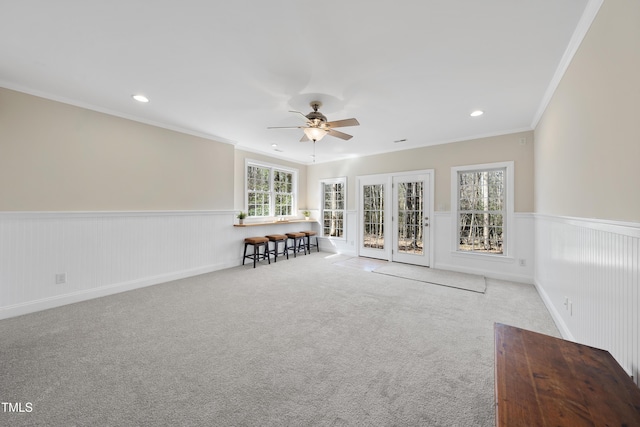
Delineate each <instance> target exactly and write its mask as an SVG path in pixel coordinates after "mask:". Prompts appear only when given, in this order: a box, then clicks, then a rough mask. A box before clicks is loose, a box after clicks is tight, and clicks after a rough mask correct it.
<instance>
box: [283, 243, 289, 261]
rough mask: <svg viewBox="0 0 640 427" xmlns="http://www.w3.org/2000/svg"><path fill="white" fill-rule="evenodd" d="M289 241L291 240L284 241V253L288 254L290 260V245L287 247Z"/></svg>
mask: <svg viewBox="0 0 640 427" xmlns="http://www.w3.org/2000/svg"><path fill="white" fill-rule="evenodd" d="M288 240H289V239H284V253H286V254H287V259H289V247H288V245H287V241H288Z"/></svg>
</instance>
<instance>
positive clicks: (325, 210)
mask: <svg viewBox="0 0 640 427" xmlns="http://www.w3.org/2000/svg"><path fill="white" fill-rule="evenodd" d="M321 185H322V200H323V202H322V212H321V218H322V236H324V237H334V238H342V239H344V238H345V235H344V221H345V200H346V178H337V179H332V180H323V181H321Z"/></svg>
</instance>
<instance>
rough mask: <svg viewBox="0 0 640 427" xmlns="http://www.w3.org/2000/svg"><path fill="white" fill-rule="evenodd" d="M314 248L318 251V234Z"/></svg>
mask: <svg viewBox="0 0 640 427" xmlns="http://www.w3.org/2000/svg"><path fill="white" fill-rule="evenodd" d="M316 250H317V251H318V252H320V246H318V236H316Z"/></svg>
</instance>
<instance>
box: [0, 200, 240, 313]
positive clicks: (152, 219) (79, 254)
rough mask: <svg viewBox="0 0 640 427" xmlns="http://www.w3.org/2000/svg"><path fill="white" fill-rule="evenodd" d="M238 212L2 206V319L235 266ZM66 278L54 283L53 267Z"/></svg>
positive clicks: (237, 240) (0, 262)
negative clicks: (30, 209) (47, 210)
mask: <svg viewBox="0 0 640 427" xmlns="http://www.w3.org/2000/svg"><path fill="white" fill-rule="evenodd" d="M234 219H235V215H234V212H233V211H224V212H211V211H189V212H71V213H69V212H64V213H42V212H33V213H31V212H29V213H10V212H3V213H0V318H7V317H12V316H17V315H20V314H26V313H30V312H34V311H38V310H43V309H46V308H51V307H57V306H61V305H64V304H68V303H72V302H77V301H82V300H86V299H90V298H95V297H99V296H103V295H108V294H113V293H117V292H122V291H126V290H131V289H135V288H139V287H143V286H148V285H153V284H157V283H161V282H166V281H169V280H174V279H179V278H183V277H188V276H193V275H196V274H201V273H205V272H209V271H214V270H218V269H222V268H227V267H231V266H236V265H238V264H240V263H241V261H242V257H241V254H242V238H243V232H242V231H241V232H239V230H244V229H237V228H234V227H233V226H232V224H233V222H234ZM59 273H64V274H66V283H63V284H56V281H55V278H56V274H59Z"/></svg>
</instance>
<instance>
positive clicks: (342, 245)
mask: <svg viewBox="0 0 640 427" xmlns="http://www.w3.org/2000/svg"><path fill="white" fill-rule="evenodd" d="M319 215H320V212H319V211H311V216H312V217H313V218H318V217H319ZM357 221H358V217H357V212H356V211H354V210H350V211H347V218H346V221H345V229H344V230H345V237H346V239H344V240H343V239H326V238H319V239H318V244H319V245H320V250H321V251H325V252H333V253H340V254H345V255H349V256H358V252H357V250H358V249H357V245H358V228H357V227H358V222H357ZM320 231H321V230H320ZM319 234H320V233H318V235H319Z"/></svg>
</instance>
